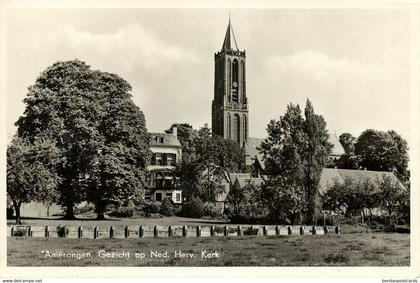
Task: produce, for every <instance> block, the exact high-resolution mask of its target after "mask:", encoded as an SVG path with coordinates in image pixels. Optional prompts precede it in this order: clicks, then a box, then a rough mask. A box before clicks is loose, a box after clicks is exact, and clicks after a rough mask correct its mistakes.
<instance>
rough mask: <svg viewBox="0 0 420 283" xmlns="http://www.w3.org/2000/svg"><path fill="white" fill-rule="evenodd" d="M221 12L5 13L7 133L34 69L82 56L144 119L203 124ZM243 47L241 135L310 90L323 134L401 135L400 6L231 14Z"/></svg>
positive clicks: (262, 129)
mask: <svg viewBox="0 0 420 283" xmlns="http://www.w3.org/2000/svg"><path fill="white" fill-rule="evenodd" d="M228 13H229V11H228V10H184V9H176V10H170V9H168V10H139V9H131V10H124V9H119V10H117V9H108V10H101V9H95V10H88V9H77V10H76V9H75V10H41V9H15V10H9V11H8V21H7V25H8V26H7V31H8V34H7V40H8V41H7V49H8V50H7V52H8V56H7V58H8V62H7V79H8V81H7V83H8V85H7V90H8V97H7V99H8V100H7V107H8V108H7V110H8V113H7V119H8V137H9V138H10V136H11V135H13V133H14V132H15V128H14V125H13V124H14V122H15V121H16V120H17V118H18V117H19V116H20V115H22V114H23V111H24V107H25V106H24V104H23V102H22V100H23V98H24V97H25V96H26V93H27V87H28V86H30V85H31V84H33V83H34V82H35V80H36V78H37V76H38V75H39V73H40V72H41V71H43V70H44V69H45V68H46V67H48V66H50V65H51V64H53V63H54V62H56V61H61V60H72V59H75V58H77V59H80V60H82V61H85V62H86V63H87V64H89V65H91V67H92V68H93V69H100V70H102V71H107V72H112V73H116V74H118V75H120V76H121V77H122V78H124V79H126V80H127V81H128V82H129V83H130V84H131V86H132V87H133V90H132V95H133V99H134V102H135V103H136V104H137V105H138V106H139V107H140V108H141V110H142V111H143V112H144V114H145V116H146V122H147V127H148V129H149V130H150V131H153V132H162V131H164V130H165V129H167V128H168V127H169V126H170V125H171V124H172V123H174V122H186V123H190V124H192V125H193V126H194V127H195V128H198V127H200V126H202V125H203V124H204V123H208V124H209V125H210V123H211V101H212V99H213V83H214V53H215V52H217V51H219V50H220V48H221V46H222V43H223V38H224V35H225V32H226V26H227V23H228ZM231 14H232V24H233V29H234V32H235V35H236V39H237V43H238V46H239V48H240V49H242V50H243V49H245V50H246V55H247V78H246V80H247V95H248V101H249V109H250V114H249V134H250V136H251V137H265V135H266V126H267V123H268V122H269V120H270V119H273V118H276V119H278V117H279V116H280V115H283V113H284V111H285V109H286V105H287V104H288V103H290V102H292V103H298V104H300V105H301V106H302V107H304V104H305V100H306V98H307V97H308V98H309V99H310V100H311V101H312V102H313V105H314V108H315V112H317V113H319V114H322V115H323V116H324V118H325V119H326V121H327V124H328V129H329V131H330V133H337V135H339V134H341V133H343V132H350V133H352V134H353V135H355V136H358V135H359V134H360V133H361V131H363V130H365V129H368V128H374V129H379V130H389V129H394V130H396V131H397V132H399V133H400V134H402V135H403V137H404V138H406V139H408V137H409V54H410V50H409V47H410V37H409V33H408V31H409V17H408V15H407V13H406V12H404V11H403V10H231Z"/></svg>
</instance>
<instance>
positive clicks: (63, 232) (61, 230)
mask: <svg viewBox="0 0 420 283" xmlns="http://www.w3.org/2000/svg"><path fill="white" fill-rule="evenodd" d="M68 234H69V228H67V227H66V226H61V225H58V226H57V235H58V237H61V238H65V237H66V236H67V235H68Z"/></svg>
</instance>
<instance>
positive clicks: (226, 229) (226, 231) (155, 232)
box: [10, 225, 341, 239]
mask: <svg viewBox="0 0 420 283" xmlns="http://www.w3.org/2000/svg"><path fill="white" fill-rule="evenodd" d="M250 228H251V231H253V229H254V227H253V226H250ZM275 231H276V236H279V235H280V227H279V226H276V227H275ZM334 232H335V234H340V233H341V230H340V227H339V226H336V227H335V228H334ZM32 233H33V232H32V229H31V226H29V228H28V232H27V235H28V237H32ZM328 233H329V232H328V228H327V226H324V234H328ZM10 234H11V236H12V237H13V236H14V235H15V227H12V229H11V233H10ZM215 234H216V229H215V226H210V236H215ZM237 234H238V236H242V235H243V233H242V227H241V226H237ZM287 234H288V235H292V226H288V227H287ZM299 234H300V235H304V234H306V232H305V227H304V226H300V228H299ZM311 234H313V235H315V234H317V231H316V226H312V229H311ZM114 235H115V230H114V226H111V227H110V228H109V237H110V238H114ZM138 235H139V238H143V237H144V227H143V226H140V227H139V233H138ZM173 235H174V231H173V227H172V226H169V227H168V236H169V237H172V236H173ZM187 235H188V229H187V226H185V225H184V226H183V227H182V236H183V237H187ZM223 235H224V236H229V227H228V226H224V227H223ZM263 235H264V236H266V235H267V226H263ZM44 236H45V237H46V238H48V237H50V227H49V226H45V229H44ZM129 236H130V230H129V228H128V226H125V227H124V237H125V238H128V237H129ZM153 236H154V237H155V238H157V237H159V228H158V226H154V228H153ZM196 236H197V237H201V226H196ZM77 237H78V238H83V228H82V226H79V227H78V228H77ZM98 237H99V229H98V227H94V228H93V238H94V239H97V238H98Z"/></svg>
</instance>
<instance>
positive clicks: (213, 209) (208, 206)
mask: <svg viewBox="0 0 420 283" xmlns="http://www.w3.org/2000/svg"><path fill="white" fill-rule="evenodd" d="M203 211H204V215H205V216H210V217H212V218H218V217H221V216H222V214H221V212H220V210H219V209H218V208H217V206H216V204H215V203H212V202H206V203H204V205H203Z"/></svg>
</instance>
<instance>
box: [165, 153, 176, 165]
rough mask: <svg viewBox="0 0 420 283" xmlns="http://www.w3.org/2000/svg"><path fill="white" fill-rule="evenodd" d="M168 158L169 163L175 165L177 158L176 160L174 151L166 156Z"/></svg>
mask: <svg viewBox="0 0 420 283" xmlns="http://www.w3.org/2000/svg"><path fill="white" fill-rule="evenodd" d="M166 160H167V163H166V164H167V165H175V160H176V154H174V153H168V154H167V156H166Z"/></svg>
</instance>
